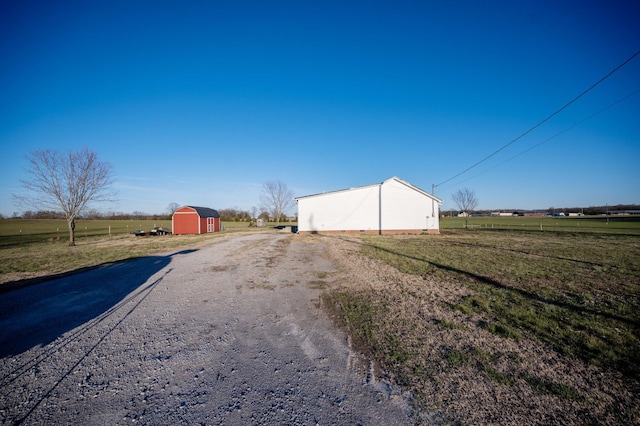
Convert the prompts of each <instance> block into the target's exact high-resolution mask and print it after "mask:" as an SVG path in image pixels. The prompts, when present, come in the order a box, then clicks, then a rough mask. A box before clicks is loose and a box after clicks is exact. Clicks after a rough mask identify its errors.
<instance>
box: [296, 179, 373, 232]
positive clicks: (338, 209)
mask: <svg viewBox="0 0 640 426" xmlns="http://www.w3.org/2000/svg"><path fill="white" fill-rule="evenodd" d="M379 188H380V185H372V186H366V187H361V188H355V189H350V190H345V191H339V192H331V193H328V194H320V195H316V196H312V197H307V198H303V199H300V200H298V230H299V231H307V232H313V231H317V232H322V231H342V230H365V231H370V230H377V229H378V227H379V217H378V216H379V215H378V198H379Z"/></svg>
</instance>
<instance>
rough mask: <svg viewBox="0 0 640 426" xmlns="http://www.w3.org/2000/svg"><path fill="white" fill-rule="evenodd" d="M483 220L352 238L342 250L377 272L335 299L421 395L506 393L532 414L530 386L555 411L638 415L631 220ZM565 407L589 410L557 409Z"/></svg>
mask: <svg viewBox="0 0 640 426" xmlns="http://www.w3.org/2000/svg"><path fill="white" fill-rule="evenodd" d="M473 219H475V218H473ZM488 219H489V218H488ZM495 219H496V220H498V219H502V221H503V222H504V218H495ZM514 219H518V218H514ZM470 222H471V221H470ZM450 223H451V222H450ZM476 223H478V222H476ZM486 223H487V224H490V222H488V221H487V222H486ZM511 223H517V222H516V221H515V220H514V222H511ZM633 225H635V223H634V224H633ZM605 226H606V225H605ZM456 228H457V226H456ZM476 229H485V230H468V231H466V230H461V229H444V230H442V233H441V235H439V236H432V235H422V236H415V235H396V236H375V237H374V236H365V237H362V238H348V239H345V240H348V241H349V244H351V246H350V247H352V248H349V249H345V251H344V254H343V256H344V257H348V258H349V259H348V261H349V262H350V263H356V262H360V261H362V260H358V259H359V258H358V257H357V256H356V255H355V254H352V253H356V252H357V253H358V256H364V257H365V258H370V259H372V260H373V262H374V264H368V265H367V266H364V267H361V269H363V270H376V272H374V273H371V274H369V275H370V276H369V275H367V277H366V278H364V279H363V283H362V284H354V285H351V286H343V287H341V288H339V289H337V290H334V291H333V292H332V293H330V294H329V295H327V296H326V297H325V300H326V302H327V304H328V305H329V306H333V309H335V313H336V316H337V317H338V318H340V321H341V323H342V324H343V325H344V326H345V327H347V328H348V329H349V332H350V334H351V335H352V336H353V339H354V342H356V343H357V344H358V346H359V347H360V348H362V350H363V351H365V352H367V353H369V354H370V355H371V356H372V357H373V358H374V359H376V360H377V362H379V363H380V365H381V366H382V368H383V370H385V371H388V372H390V374H392V375H393V376H394V377H395V378H396V380H398V381H399V382H400V383H403V384H404V385H405V386H406V387H407V388H408V389H410V390H411V391H412V392H414V393H415V394H416V395H421V399H422V401H423V402H424V403H425V404H429V403H433V401H440V403H441V404H444V405H447V404H450V405H451V406H452V407H454V406H456V405H458V406H459V407H462V406H467V405H468V406H476V407H477V406H478V405H486V406H490V405H487V404H496V401H502V403H503V404H505V405H504V407H503V408H497V407H494V408H496V409H498V410H500V409H502V410H508V408H506V407H507V405H510V404H513V407H512V409H513V410H514V412H515V411H518V410H523V411H522V416H524V417H526V416H527V414H526V412H527V411H526V410H527V408H523V407H524V406H523V405H521V404H520V403H518V402H517V401H518V400H519V399H521V398H523V395H531V396H530V397H529V398H530V399H531V401H533V400H534V399H535V398H540V404H541V406H542V405H548V412H547V411H546V410H547V408H540V409H542V410H543V413H544V415H545V416H549V417H547V418H548V423H557V422H561V423H562V422H567V421H568V422H569V423H572V422H574V421H576V420H575V419H576V418H580V419H581V420H580V422H581V423H591V422H593V423H598V424H630V423H637V422H638V421H639V420H640V406H639V405H638V403H637V402H633V401H636V400H637V399H636V398H637V392H638V389H639V386H640V235H636V234H635V233H634V232H633V227H630V226H629V225H628V224H627V226H626V227H625V231H624V233H622V234H612V233H611V232H610V228H609V229H608V230H607V232H540V231H539V230H531V231H512V232H504V231H502V230H497V229H496V228H495V227H494V230H493V231H491V228H490V227H489V228H476ZM582 229H584V227H583V228H582ZM630 229H631V230H630ZM375 262H382V263H383V264H385V265H388V266H389V267H391V268H392V269H389V270H386V269H384V268H383V267H381V266H375ZM378 269H380V271H378ZM394 271H396V272H394ZM381 277H382V283H381V284H375V283H376V282H377V281H378V280H380V279H381ZM577 366H582V367H579V368H578V367H577ZM574 369H575V371H572V370H574ZM605 376H606V377H607V378H606V379H604V378H603V377H605ZM597 378H598V379H597ZM598 380H600V381H601V382H600V384H599V385H596V383H597V382H598ZM460 389H465V390H464V391H461V390H460ZM605 395H606V396H605ZM633 395H635V397H634V396H633ZM605 399H607V401H608V402H607V403H605V402H604V400H605ZM452 401H457V402H456V403H454V402H452ZM506 401H508V403H507V402H506ZM543 401H547V402H543ZM531 404H533V402H531ZM499 405H500V404H498V406H499ZM531 406H533V405H531ZM563 406H573V407H578V406H579V407H580V410H583V413H589V414H588V415H584V416H583V415H582V414H579V413H575V416H576V417H575V418H574V419H573V420H567V419H568V418H567V419H564V420H561V417H554V416H556V415H557V414H551V413H560V412H562V410H563V408H562V407H563ZM488 410H490V409H489V408H488ZM454 411H455V410H454ZM566 411H567V412H568V410H566ZM474 415H476V414H475V413H474V412H473V410H471V411H469V412H467V413H466V414H464V415H463V417H462V418H466V419H467V421H469V419H470V418H473V416H474ZM496 416H498V417H496V418H497V419H499V418H500V417H499V415H498V414H496ZM581 416H583V417H581ZM487 419H488V417H484V418H481V420H478V421H479V422H481V423H482V422H486V421H487ZM496 422H497V423H501V422H502V421H501V420H496ZM472 423H473V421H472ZM534 423H535V422H534ZM565 424H566V423H565Z"/></svg>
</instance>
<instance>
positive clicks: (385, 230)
mask: <svg viewBox="0 0 640 426" xmlns="http://www.w3.org/2000/svg"><path fill="white" fill-rule="evenodd" d="M295 200H296V203H298V232H299V233H342V232H345V233H368V234H401V233H412V234H419V233H423V232H427V233H430V234H438V233H439V232H440V221H439V219H438V218H439V214H440V213H439V211H440V205H442V200H440V199H439V198H437V197H435V196H433V195H431V194H429V193H428V192H426V191H423V190H422V189H420V188H418V187H415V186H413V185H411V184H410V183H408V182H405V181H403V180H402V179H399V178H397V177H395V176H394V177H392V178H390V179H387V180H385V181H384V182H381V183H376V184H373V185H366V186H360V187H357V188H350V189H344V190H340V191H332V192H325V193H322V194H315V195H307V196H304V197H297V198H296V199H295Z"/></svg>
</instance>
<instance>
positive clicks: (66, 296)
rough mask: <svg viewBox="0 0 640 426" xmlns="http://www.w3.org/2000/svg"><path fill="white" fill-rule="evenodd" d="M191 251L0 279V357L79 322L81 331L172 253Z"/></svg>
mask: <svg viewBox="0 0 640 426" xmlns="http://www.w3.org/2000/svg"><path fill="white" fill-rule="evenodd" d="M193 251H195V250H183V251H180V252H176V253H173V254H171V255H168V256H145V257H140V258H136V259H132V260H126V261H120V262H114V263H108V264H103V265H99V266H96V267H91V268H83V269H81V270H78V271H74V272H73V273H66V274H58V275H52V276H49V277H43V278H38V279H34V280H23V281H17V282H14V283H10V284H8V287H4V286H5V285H6V284H5V285H3V292H2V294H0V358H5V357H8V356H13V355H17V354H20V353H22V352H25V351H27V350H29V349H30V348H32V347H34V346H45V345H47V344H49V343H51V342H53V341H54V340H56V339H57V338H58V337H60V336H62V335H64V334H65V333H67V332H69V331H71V330H73V329H75V328H76V327H79V326H81V325H83V324H84V327H83V330H82V332H84V331H86V329H87V328H91V327H93V326H95V325H96V324H97V323H99V322H100V321H103V320H104V319H106V318H107V317H108V316H110V315H112V314H113V313H114V312H116V311H117V310H118V309H119V308H121V307H122V306H123V305H124V304H126V303H127V302H128V301H129V300H132V299H134V298H136V297H137V296H139V295H141V294H142V293H144V292H147V294H148V292H150V291H151V290H152V289H153V288H154V287H155V286H156V285H157V284H158V283H159V282H160V281H161V280H162V278H163V276H160V277H159V278H158V279H156V280H155V281H153V282H151V283H147V282H148V281H149V279H150V278H151V277H153V275H155V274H156V273H158V272H159V271H161V270H162V269H163V268H165V267H167V266H168V265H169V264H170V263H171V259H172V257H173V256H176V255H181V254H188V253H191V252H193ZM145 283H147V285H146V286H144V287H141V286H142V285H143V284H145ZM8 289H10V291H8ZM136 290H137V291H136ZM145 297H146V295H145Z"/></svg>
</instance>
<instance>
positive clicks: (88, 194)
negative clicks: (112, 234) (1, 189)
mask: <svg viewBox="0 0 640 426" xmlns="http://www.w3.org/2000/svg"><path fill="white" fill-rule="evenodd" d="M26 159H27V161H28V162H29V166H30V168H29V169H28V170H27V172H28V173H29V176H30V177H29V178H28V179H25V180H21V181H20V182H21V184H22V187H23V189H24V190H25V191H24V193H20V194H19V195H16V194H14V195H13V197H14V199H16V200H17V201H18V202H20V203H23V204H27V205H30V206H32V207H34V208H36V209H37V210H43V209H51V210H59V209H62V212H63V213H64V216H65V218H66V219H67V224H68V225H69V246H74V245H75V244H76V243H75V220H76V218H77V217H78V216H79V215H80V214H81V213H82V212H83V210H85V209H86V208H87V206H88V204H89V203H91V202H102V201H113V197H114V196H115V194H114V193H111V192H108V187H109V186H110V185H111V184H112V183H113V180H112V166H111V164H110V163H108V162H103V161H99V160H98V155H97V154H96V153H95V152H92V151H90V150H89V149H88V148H86V147H85V148H83V149H81V150H79V151H77V152H74V151H68V152H66V153H62V152H59V151H55V150H49V149H44V150H38V151H33V152H30V153H29V154H28V155H27V157H26Z"/></svg>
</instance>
